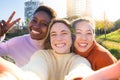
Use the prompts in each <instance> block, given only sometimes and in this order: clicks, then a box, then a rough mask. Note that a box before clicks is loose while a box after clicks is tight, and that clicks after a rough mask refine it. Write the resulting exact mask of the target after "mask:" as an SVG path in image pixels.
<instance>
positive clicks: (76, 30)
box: [75, 29, 91, 31]
mask: <svg viewBox="0 0 120 80" xmlns="http://www.w3.org/2000/svg"><path fill="white" fill-rule="evenodd" d="M78 30H79V31H82V30H81V29H75V31H78ZM87 31H91V30H90V29H88V30H87Z"/></svg>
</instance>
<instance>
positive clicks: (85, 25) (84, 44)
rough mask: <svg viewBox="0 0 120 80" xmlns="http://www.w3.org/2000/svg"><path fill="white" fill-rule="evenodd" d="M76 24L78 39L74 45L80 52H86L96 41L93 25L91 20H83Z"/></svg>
mask: <svg viewBox="0 0 120 80" xmlns="http://www.w3.org/2000/svg"><path fill="white" fill-rule="evenodd" d="M75 26H76V27H75V35H76V39H75V42H74V46H75V48H76V49H77V50H78V51H79V52H85V51H87V50H88V49H89V48H90V47H91V46H92V44H93V41H94V36H95V34H94V32H93V28H92V27H91V26H92V25H91V24H90V23H89V22H85V21H82V22H78V23H76V25H75Z"/></svg>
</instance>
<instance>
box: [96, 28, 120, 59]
mask: <svg viewBox="0 0 120 80" xmlns="http://www.w3.org/2000/svg"><path fill="white" fill-rule="evenodd" d="M96 40H97V42H98V43H100V44H101V45H103V46H104V47H105V48H107V49H108V50H109V51H110V52H111V53H112V54H113V55H114V56H115V57H116V58H117V59H120V29H118V30H116V31H114V32H111V33H109V34H107V35H106V39H105V35H101V36H98V37H96Z"/></svg>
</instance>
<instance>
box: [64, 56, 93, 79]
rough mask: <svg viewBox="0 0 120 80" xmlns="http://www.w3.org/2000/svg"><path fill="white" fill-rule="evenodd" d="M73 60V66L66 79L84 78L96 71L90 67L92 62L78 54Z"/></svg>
mask: <svg viewBox="0 0 120 80" xmlns="http://www.w3.org/2000/svg"><path fill="white" fill-rule="evenodd" d="M72 61H73V64H72V65H71V66H72V67H71V69H70V71H69V73H68V75H67V76H66V77H65V80H74V79H76V78H84V77H85V76H88V75H90V74H92V73H93V72H94V71H93V70H92V69H91V67H90V63H89V62H88V60H86V59H85V58H83V57H80V56H78V57H76V58H75V59H74V60H72Z"/></svg>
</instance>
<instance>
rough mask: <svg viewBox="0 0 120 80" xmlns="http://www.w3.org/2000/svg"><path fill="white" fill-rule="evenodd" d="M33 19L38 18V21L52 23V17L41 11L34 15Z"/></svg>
mask: <svg viewBox="0 0 120 80" xmlns="http://www.w3.org/2000/svg"><path fill="white" fill-rule="evenodd" d="M33 18H36V19H38V20H44V21H47V22H50V20H51V19H50V16H49V15H48V14H47V13H46V12H44V11H39V12H37V13H35V14H34V15H33Z"/></svg>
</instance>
